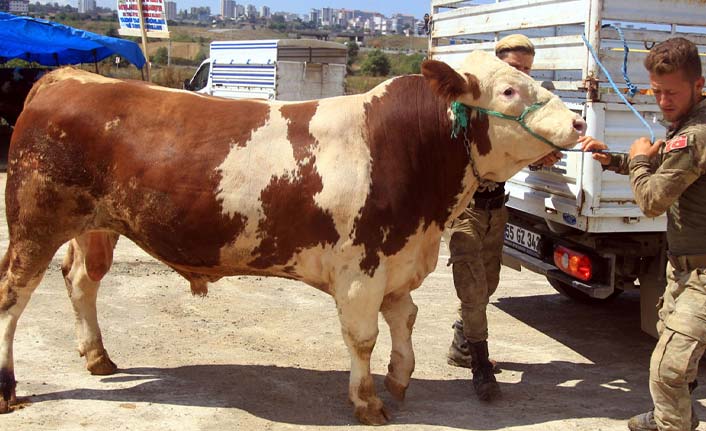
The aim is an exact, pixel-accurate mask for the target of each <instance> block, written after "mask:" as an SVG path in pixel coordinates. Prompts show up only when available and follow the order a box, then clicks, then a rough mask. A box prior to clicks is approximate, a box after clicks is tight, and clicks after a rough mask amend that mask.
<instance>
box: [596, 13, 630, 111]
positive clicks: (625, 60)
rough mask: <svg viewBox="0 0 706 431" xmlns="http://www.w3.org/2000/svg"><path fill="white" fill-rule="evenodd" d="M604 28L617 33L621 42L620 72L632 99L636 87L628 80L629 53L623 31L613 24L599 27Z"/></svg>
mask: <svg viewBox="0 0 706 431" xmlns="http://www.w3.org/2000/svg"><path fill="white" fill-rule="evenodd" d="M606 27H610V28H612V29H614V30H615V31H617V32H618V36H620V40H621V41H622V42H623V67H622V68H621V69H620V70H622V72H623V79H624V80H625V84H626V85H627V86H628V94H629V95H630V97H633V96H635V94H636V93H637V85H635V84H633V83H632V82H631V81H630V78H628V54H629V53H630V48H629V47H628V43H627V42H626V41H625V36H624V35H623V30H622V29H621V28H620V27H618V26H617V25H614V24H603V26H601V28H606Z"/></svg>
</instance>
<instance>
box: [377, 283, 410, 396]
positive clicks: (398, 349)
mask: <svg viewBox="0 0 706 431" xmlns="http://www.w3.org/2000/svg"><path fill="white" fill-rule="evenodd" d="M382 315H383V316H384V317H385V321H386V322H387V324H388V326H389V327H390V338H391V339H392V352H391V353H390V363H389V365H388V366H387V376H386V377H385V387H386V388H387V390H388V391H389V392H390V394H392V396H393V397H395V399H397V400H399V401H402V400H404V396H405V392H406V391H407V386H409V380H410V378H411V376H412V372H413V371H414V349H413V348H412V328H413V327H414V321H415V320H416V318H417V306H416V305H414V302H413V301H412V296H411V295H410V294H409V292H408V291H406V292H404V293H402V294H398V293H397V292H395V293H390V294H388V295H387V296H385V300H384V301H383V303H382Z"/></svg>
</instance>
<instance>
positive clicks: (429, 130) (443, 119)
mask: <svg viewBox="0 0 706 431" xmlns="http://www.w3.org/2000/svg"><path fill="white" fill-rule="evenodd" d="M366 111H367V114H368V115H367V122H368V124H367V130H368V133H369V142H370V146H371V156H372V161H373V176H374V177H375V176H376V173H379V174H381V176H384V179H383V178H380V181H381V182H383V183H384V182H390V183H391V184H392V185H393V187H397V188H399V189H401V190H397V191H396V193H395V195H396V196H398V197H397V199H399V200H400V201H404V202H397V203H396V204H397V205H400V206H401V208H402V209H404V210H407V211H411V212H412V213H415V212H416V213H418V215H419V216H421V217H422V218H423V219H424V222H425V225H427V226H428V225H429V224H431V223H432V222H434V223H437V224H439V225H440V227H441V228H442V229H443V227H444V225H446V224H447V223H448V222H449V221H451V220H453V218H454V217H456V216H458V215H459V214H460V213H461V211H462V210H463V208H464V207H465V206H467V205H468V203H469V202H470V199H471V197H472V195H473V193H474V191H475V189H476V188H477V187H478V182H477V180H476V178H475V177H474V175H473V172H472V170H471V168H470V164H469V155H468V152H467V150H466V144H465V143H464V136H463V135H462V134H461V135H459V136H457V137H455V138H452V137H451V131H452V121H451V118H450V114H449V104H448V102H446V101H444V100H442V99H440V98H439V97H437V96H436V95H435V94H433V93H432V91H431V89H430V87H429V86H428V84H427V83H426V81H425V80H424V78H423V77H421V76H406V77H401V78H397V79H395V80H392V81H391V82H389V83H388V84H387V87H386V88H385V92H384V93H382V94H381V96H379V97H373V98H372V100H371V101H370V102H369V105H368V106H367V107H366ZM469 133H470V131H469ZM471 141H473V137H472V136H469V145H470V142H471ZM378 163H379V165H378ZM376 165H377V166H376ZM383 165H386V166H383ZM383 172H384V174H383ZM376 181H378V179H377V178H373V184H375V183H376ZM398 193H399V195H398ZM403 196H406V197H403ZM390 205H395V203H390ZM411 215H412V214H410V216H411Z"/></svg>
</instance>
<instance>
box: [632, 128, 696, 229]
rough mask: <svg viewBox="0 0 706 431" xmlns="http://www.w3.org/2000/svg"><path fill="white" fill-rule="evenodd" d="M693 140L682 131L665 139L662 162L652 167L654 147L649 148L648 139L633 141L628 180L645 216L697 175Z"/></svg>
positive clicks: (673, 198)
mask: <svg viewBox="0 0 706 431" xmlns="http://www.w3.org/2000/svg"><path fill="white" fill-rule="evenodd" d="M645 141H646V142H645ZM694 141H695V137H694V135H693V134H682V135H679V136H676V137H674V138H673V139H671V140H670V141H669V142H667V144H666V146H665V148H664V156H663V160H662V163H661V164H660V165H659V167H658V168H657V169H656V170H654V168H653V167H652V165H651V162H650V159H653V157H650V155H651V153H653V152H654V151H649V150H651V148H650V146H649V141H648V140H647V139H646V138H641V139H638V140H637V141H635V142H634V143H633V146H632V147H631V148H630V155H631V156H632V157H631V158H630V162H629V168H630V184H631V185H632V190H633V193H634V195H635V201H637V204H638V206H639V207H640V209H641V210H642V212H643V213H644V214H645V215H646V216H647V217H657V216H659V215H660V214H662V213H664V212H665V211H666V210H667V209H668V208H669V206H670V205H672V204H673V203H674V202H675V201H676V200H677V199H678V198H679V196H681V194H682V193H683V192H684V190H686V189H687V188H688V187H689V186H690V185H691V184H692V183H693V182H694V181H696V180H697V179H698V178H699V177H700V176H701V174H702V172H701V169H700V168H699V165H698V160H697V158H696V157H695V155H694V152H695V148H694V145H695V143H694ZM655 146H656V144H655Z"/></svg>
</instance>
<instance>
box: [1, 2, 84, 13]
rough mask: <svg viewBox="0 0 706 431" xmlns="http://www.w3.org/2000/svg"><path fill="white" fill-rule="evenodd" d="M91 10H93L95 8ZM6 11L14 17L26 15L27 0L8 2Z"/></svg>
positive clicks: (27, 11) (27, 9)
mask: <svg viewBox="0 0 706 431" xmlns="http://www.w3.org/2000/svg"><path fill="white" fill-rule="evenodd" d="M93 8H94V9H95V6H94V7H93ZM7 9H8V11H9V12H10V13H12V14H15V15H27V14H28V13H29V0H10V2H9V4H8V8H7Z"/></svg>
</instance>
